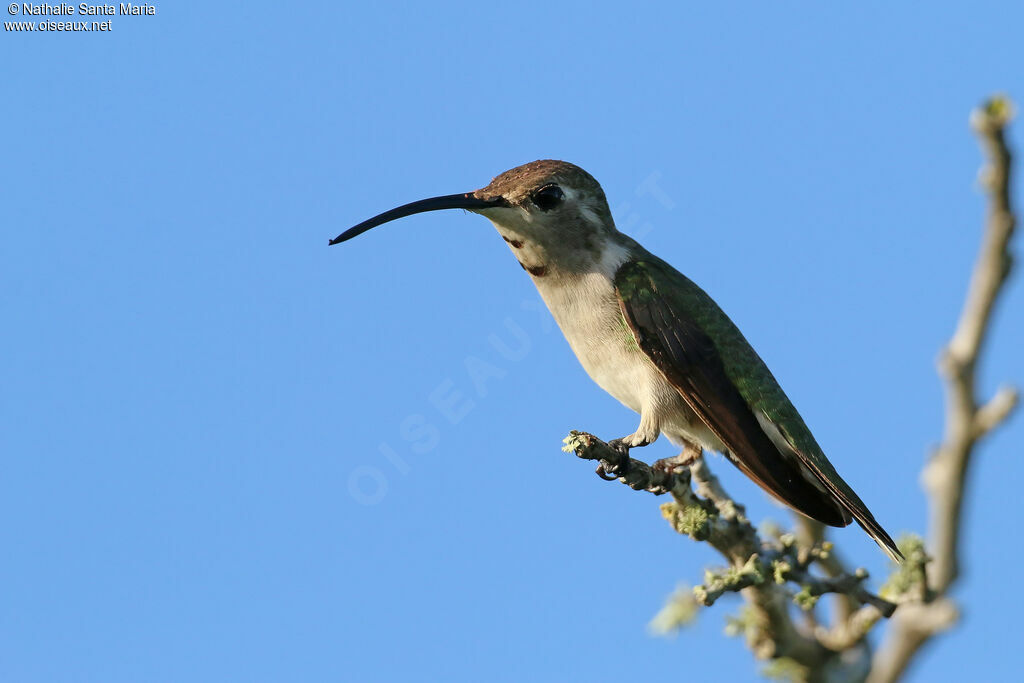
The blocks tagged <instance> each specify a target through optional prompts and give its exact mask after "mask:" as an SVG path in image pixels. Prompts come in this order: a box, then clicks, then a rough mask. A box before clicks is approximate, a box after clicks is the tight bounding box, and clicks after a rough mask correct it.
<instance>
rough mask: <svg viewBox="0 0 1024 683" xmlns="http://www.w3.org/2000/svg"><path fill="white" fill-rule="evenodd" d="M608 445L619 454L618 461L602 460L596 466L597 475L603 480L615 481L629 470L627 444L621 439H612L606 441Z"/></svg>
mask: <svg viewBox="0 0 1024 683" xmlns="http://www.w3.org/2000/svg"><path fill="white" fill-rule="evenodd" d="M608 446H609V447H610V448H611V449H612V450H613V451H615V452H616V453H618V454H619V461H618V462H608V461H606V460H605V461H602V462H601V464H600V465H598V466H597V476H599V477H601V478H602V479H604V480H605V481H615V480H616V479H618V478H619V477H624V476H626V474H627V473H628V472H629V446H627V445H626V444H625V442H623V440H622V439H612V440H611V441H609V442H608Z"/></svg>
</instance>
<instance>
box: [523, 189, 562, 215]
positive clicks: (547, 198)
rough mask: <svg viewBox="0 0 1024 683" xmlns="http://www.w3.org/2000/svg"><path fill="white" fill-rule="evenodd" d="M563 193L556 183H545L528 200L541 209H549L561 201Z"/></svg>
mask: <svg viewBox="0 0 1024 683" xmlns="http://www.w3.org/2000/svg"><path fill="white" fill-rule="evenodd" d="M564 198H565V193H564V192H562V188H560V187H559V186H558V185H545V186H544V187H542V188H540V189H539V190H537V191H536V192H534V193H533V196H532V197H530V201H532V202H533V205H534V206H536V207H537V208H538V209H540V210H541V211H550V210H551V209H553V208H555V207H556V206H558V205H559V204H561V203H562V199H564Z"/></svg>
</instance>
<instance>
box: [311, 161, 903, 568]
mask: <svg viewBox="0 0 1024 683" xmlns="http://www.w3.org/2000/svg"><path fill="white" fill-rule="evenodd" d="M439 209H465V210H467V211H470V212H472V213H477V214H480V215H482V216H484V217H485V218H487V219H488V220H490V221H491V223H492V224H493V225H494V227H495V228H497V230H498V233H499V234H500V235H501V237H502V238H503V239H504V240H505V242H506V243H507V244H508V247H509V248H510V249H511V250H512V253H513V254H514V255H515V257H516V259H517V260H518V262H519V265H520V266H522V268H523V270H525V271H526V272H527V273H528V274H529V276H530V278H531V279H532V280H533V282H534V284H535V285H536V287H537V290H538V292H539V293H540V295H541V298H542V299H543V300H544V302H545V303H546V304H547V307H548V309H549V310H550V311H551V314H552V316H553V317H554V319H555V321H556V322H557V324H558V326H559V328H560V329H561V331H562V333H563V334H564V335H565V338H566V340H567V341H568V342H569V346H570V347H572V350H573V352H574V353H575V354H576V357H577V358H578V359H579V361H580V363H581V364H582V366H583V368H584V370H586V372H587V374H588V375H590V377H591V379H593V380H594V381H595V382H596V383H597V384H598V386H600V387H601V388H602V389H604V390H605V391H607V392H608V393H609V394H611V395H612V396H613V397H615V398H616V399H617V400H618V401H620V402H621V403H622V404H624V405H625V406H626V407H628V408H630V409H632V410H633V411H635V412H636V413H639V415H640V424H639V426H638V427H637V429H636V431H635V432H633V433H632V434H629V435H628V436H625V437H622V438H619V439H613V440H611V441H609V442H608V443H609V445H610V446H612V447H613V448H615V449H616V450H618V451H619V452H621V453H624V454H628V452H629V449H631V448H639V447H642V446H646V445H648V444H650V443H653V442H654V441H655V440H656V439H657V438H658V436H659V435H661V434H664V435H665V436H666V438H667V439H668V440H669V441H670V442H672V443H673V444H675V445H677V446H680V447H683V448H684V453H686V452H687V449H689V452H696V453H697V454H700V453H701V451H702V449H703V450H708V451H715V452H718V453H721V454H722V455H724V456H725V457H726V458H727V459H728V460H729V462H731V463H732V464H733V465H735V466H736V467H737V468H739V470H740V471H741V472H743V474H745V475H746V476H747V477H749V478H750V479H752V480H753V481H754V482H755V483H757V484H758V485H759V486H760V487H761V488H762V489H764V490H765V491H766V492H768V493H769V494H771V496H773V497H774V498H776V499H777V500H779V501H780V502H782V503H783V504H785V505H787V506H788V507H790V508H792V509H793V510H795V511H797V512H799V513H801V514H803V515H806V516H807V517H810V518H812V519H815V520H817V521H819V522H822V523H823V524H827V525H829V526H834V527H845V526H847V525H848V524H850V522H851V521H854V520H856V521H857V523H858V524H859V525H860V526H861V527H862V528H863V529H864V530H865V531H866V532H867V533H868V535H869V536H871V538H873V539H874V540H875V542H876V543H878V545H879V547H881V548H882V550H883V551H884V552H885V553H886V554H887V555H889V557H890V558H892V559H893V560H894V561H899V560H901V559H902V555H901V554H900V551H899V549H898V548H897V547H896V544H895V543H894V542H893V540H892V538H891V537H890V536H889V534H888V533H886V531H885V529H884V528H882V526H881V525H880V524H879V523H878V522H877V521H876V520H875V517H874V516H873V515H872V514H871V512H870V511H869V510H868V508H867V506H866V505H865V504H864V502H863V501H862V500H861V499H860V497H858V496H857V494H856V493H854V491H853V489H852V488H851V487H850V486H849V484H847V483H846V482H845V481H844V480H843V478H842V477H840V476H839V473H838V472H836V469H835V468H834V467H833V466H832V464H831V463H830V462H829V461H828V458H826V457H825V454H824V452H823V451H822V449H821V447H820V446H819V445H818V443H817V441H815V439H814V436H813V435H812V434H811V431H810V429H809V428H808V427H807V425H806V424H805V423H804V421H803V418H801V417H800V414H799V413H798V412H797V410H796V408H795V407H793V404H792V403H791V402H790V400H789V398H788V397H787V396H786V394H785V392H784V391H783V390H782V387H780V386H779V383H778V381H776V379H775V377H774V375H772V373H771V371H770V370H769V369H768V366H767V365H765V363H764V361H763V360H761V357H760V356H758V355H757V352H756V351H754V349H753V347H752V346H751V345H750V343H749V342H747V340H746V338H745V337H744V336H743V334H742V333H741V332H740V330H739V328H737V327H736V325H735V324H734V323H733V322H732V320H730V319H729V317H728V316H727V315H726V314H725V312H723V311H722V309H721V308H719V306H718V304H716V303H715V302H714V300H712V298H711V297H710V296H708V294H707V293H705V292H704V290H703V289H701V288H700V287H699V286H697V285H696V284H694V283H693V282H692V281H691V280H690V279H689V278H687V277H686V276H685V275H683V274H682V273H680V272H679V271H678V270H676V269H675V268H673V267H672V266H671V265H669V264H668V263H666V262H665V261H663V260H661V259H660V258H658V257H657V256H655V255H653V254H651V253H650V252H649V251H647V250H646V249H644V248H643V247H642V246H640V244H639V243H638V242H636V240H634V239H632V238H631V237H629V236H627V235H625V234H624V233H621V232H619V231H618V230H617V229H616V227H615V221H614V220H613V218H612V214H611V211H610V210H609V208H608V201H607V199H606V198H605V194H604V190H602V189H601V186H600V185H599V184H598V182H597V181H596V180H595V179H594V178H593V177H592V176H591V175H590V174H589V173H587V172H586V171H584V170H583V169H582V168H580V167H578V166H575V165H574V164H571V163H568V162H565V161H555V160H550V159H545V160H539V161H533V162H530V163H528V164H524V165H522V166H518V167H516V168H513V169H511V170H509V171H505V172H504V173H502V174H501V175H499V176H497V177H495V178H494V179H493V180H492V181H491V183H490V184H489V185H487V186H486V187H484V188H483V189H480V190H476V191H473V192H466V193H462V194H452V195H444V196H441V197H433V198H430V199H423V200H420V201H416V202H412V203H410V204H405V205H403V206H399V207H397V208H394V209H391V210H390V211H385V212H384V213H382V214H380V215H378V216H376V217H374V218H370V219H369V220H366V221H364V222H362V223H360V224H358V225H356V226H354V227H352V228H350V229H349V230H346V231H345V232H343V233H341V234H340V235H338V236H337V237H335V238H334V239H332V240H331V241H330V242H329V244H332V245H333V244H338V243H340V242H344V241H346V240H350V239H352V238H353V237H356V236H358V235H361V234H362V233H364V232H366V231H367V230H370V229H371V228H374V227H376V226H378V225H381V224H383V223H387V222H389V221H393V220H395V219H397V218H402V217H405V216H409V215H412V214H417V213H422V212H425V211H436V210H439Z"/></svg>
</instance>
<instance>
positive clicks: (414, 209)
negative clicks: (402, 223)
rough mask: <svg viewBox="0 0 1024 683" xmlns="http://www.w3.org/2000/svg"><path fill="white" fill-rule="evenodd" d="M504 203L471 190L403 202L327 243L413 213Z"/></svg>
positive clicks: (341, 240)
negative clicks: (407, 202)
mask: <svg viewBox="0 0 1024 683" xmlns="http://www.w3.org/2000/svg"><path fill="white" fill-rule="evenodd" d="M504 204H505V200H503V199H502V198H501V197H496V198H494V199H479V198H477V197H475V196H474V195H473V193H472V192H466V193H463V194H446V195H444V196H443V197H431V198H430V199H421V200H419V201H418V202H411V203H409V204H404V205H402V206H399V207H397V208H394V209H391V210H390V211H385V212H384V213H382V214H380V215H379V216H374V217H373V218H371V219H370V220H367V221H363V222H362V223H360V224H359V225H356V226H353V227H351V228H349V229H348V230H346V231H345V232H343V233H341V234H340V235H338V236H337V237H335V238H334V239H333V240H331V241H330V242H328V243H327V244H328V245H332V244H338V243H339V242H344V241H345V240H350V239H352V238H353V237H356V236H357V235H362V234H363V233H364V232H366V231H367V230H369V229H370V228H375V227H377V226H378V225H381V224H382V223H387V222H389V221H393V220H395V219H396V218H403V217H405V216H411V215H413V214H414V213H423V212H424V211H439V210H440V209H486V208H488V207H492V206H503V205H504Z"/></svg>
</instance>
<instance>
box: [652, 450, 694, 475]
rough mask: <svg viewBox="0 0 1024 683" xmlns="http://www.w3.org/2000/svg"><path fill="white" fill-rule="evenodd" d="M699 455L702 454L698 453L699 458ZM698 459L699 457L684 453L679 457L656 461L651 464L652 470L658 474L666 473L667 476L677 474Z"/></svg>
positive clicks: (674, 456)
mask: <svg viewBox="0 0 1024 683" xmlns="http://www.w3.org/2000/svg"><path fill="white" fill-rule="evenodd" d="M699 455H700V453H699V452H698V453H697V456H698V457H699ZM696 459H697V457H695V456H693V455H692V454H690V453H688V452H686V451H683V452H682V453H680V454H679V455H673V456H672V457H670V458H662V459H660V460H655V461H654V462H653V463H652V464H651V469H652V470H654V471H656V472H664V473H665V474H676V473H677V472H679V471H680V470H682V469H684V468H686V467H689V466H690V465H692V464H693V463H694V461H695V460H696Z"/></svg>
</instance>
